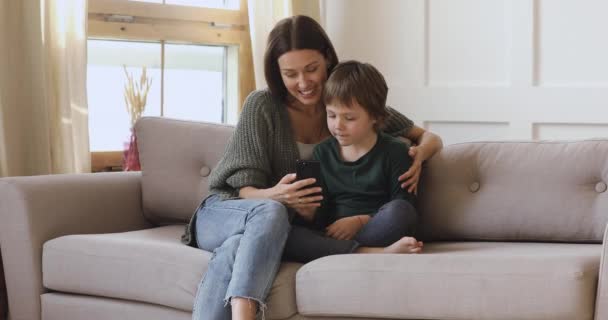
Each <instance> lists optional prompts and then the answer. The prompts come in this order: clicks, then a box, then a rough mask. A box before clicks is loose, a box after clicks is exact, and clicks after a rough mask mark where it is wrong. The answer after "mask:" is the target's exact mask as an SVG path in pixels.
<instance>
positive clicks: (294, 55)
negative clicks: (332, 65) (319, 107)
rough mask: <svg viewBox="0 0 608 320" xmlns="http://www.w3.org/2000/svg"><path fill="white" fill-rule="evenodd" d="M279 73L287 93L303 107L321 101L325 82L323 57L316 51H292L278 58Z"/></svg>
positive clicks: (325, 65) (325, 74) (325, 73)
mask: <svg viewBox="0 0 608 320" xmlns="http://www.w3.org/2000/svg"><path fill="white" fill-rule="evenodd" d="M278 63H279V71H280V72H281V78H282V79H283V84H285V88H287V92H289V94H290V95H291V96H292V97H293V98H295V99H296V100H297V101H299V102H300V103H301V104H303V105H307V106H308V105H316V104H317V103H319V101H320V100H321V95H322V93H323V85H324V84H325V81H326V80H327V63H326V61H325V57H324V56H323V55H322V54H321V53H320V52H319V51H317V50H312V49H302V50H292V51H289V52H286V53H284V54H283V55H281V56H280V57H279V60H278Z"/></svg>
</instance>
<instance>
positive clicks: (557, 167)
mask: <svg viewBox="0 0 608 320" xmlns="http://www.w3.org/2000/svg"><path fill="white" fill-rule="evenodd" d="M607 182H608V140H588V141H578V142H546V141H545V142H543V141H540V142H476V143H463V144H456V145H451V146H447V147H446V148H444V149H443V150H442V152H441V153H439V154H437V155H435V156H434V157H433V158H432V159H431V160H430V161H429V163H428V166H427V167H426V168H425V169H424V170H423V176H422V181H421V188H420V199H419V202H418V208H419V211H420V214H421V216H420V218H421V219H420V220H421V235H422V237H423V238H425V239H429V240H495V241H523V240H531V241H559V242H594V243H600V242H601V241H602V238H603V233H604V226H606V223H607V222H608V192H606V187H605V186H606V183H607Z"/></svg>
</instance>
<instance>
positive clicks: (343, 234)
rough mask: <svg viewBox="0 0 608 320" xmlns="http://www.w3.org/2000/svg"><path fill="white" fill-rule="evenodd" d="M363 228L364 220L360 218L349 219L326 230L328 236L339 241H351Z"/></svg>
mask: <svg viewBox="0 0 608 320" xmlns="http://www.w3.org/2000/svg"><path fill="white" fill-rule="evenodd" d="M361 228H363V220H362V219H361V218H360V217H359V216H353V217H347V218H342V219H339V220H338V221H336V222H334V223H332V224H331V225H329V227H327V228H326V230H327V233H326V235H327V236H328V237H331V238H334V239H338V240H350V239H352V238H354V237H355V235H356V234H357V233H358V232H359V230H361Z"/></svg>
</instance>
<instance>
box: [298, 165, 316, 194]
mask: <svg viewBox="0 0 608 320" xmlns="http://www.w3.org/2000/svg"><path fill="white" fill-rule="evenodd" d="M308 178H315V179H316V182H315V183H314V184H313V185H310V186H307V188H309V187H320V186H321V162H319V161H318V160H298V161H297V162H296V180H303V179H308Z"/></svg>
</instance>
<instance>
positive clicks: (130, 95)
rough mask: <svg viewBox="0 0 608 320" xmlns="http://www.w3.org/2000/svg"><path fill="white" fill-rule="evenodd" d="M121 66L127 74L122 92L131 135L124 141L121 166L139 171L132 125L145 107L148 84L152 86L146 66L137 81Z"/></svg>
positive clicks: (124, 168)
mask: <svg viewBox="0 0 608 320" xmlns="http://www.w3.org/2000/svg"><path fill="white" fill-rule="evenodd" d="M122 67H123V69H124V71H125V75H126V76H127V83H126V84H125V93H124V96H125V104H126V106H127V112H128V113H129V115H130V117H131V137H130V139H129V142H127V143H125V150H124V153H123V161H122V167H123V170H124V171H139V170H141V166H140V164H139V152H138V151H137V136H136V135H135V130H134V126H135V122H136V121H137V119H139V118H140V117H141V115H142V114H143V113H144V109H145V108H146V98H147V96H148V91H150V86H152V79H151V78H149V77H148V75H147V74H146V67H143V68H142V71H141V76H140V78H139V82H137V81H134V80H133V75H132V74H130V73H129V72H128V71H127V67H126V66H125V65H123V66H122Z"/></svg>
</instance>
